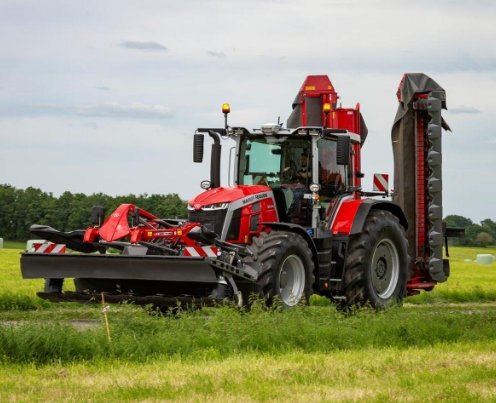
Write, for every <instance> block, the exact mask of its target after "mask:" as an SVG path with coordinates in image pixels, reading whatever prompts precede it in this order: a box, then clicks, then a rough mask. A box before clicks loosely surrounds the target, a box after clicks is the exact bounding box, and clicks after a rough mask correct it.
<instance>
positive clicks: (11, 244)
mask: <svg viewBox="0 0 496 403" xmlns="http://www.w3.org/2000/svg"><path fill="white" fill-rule="evenodd" d="M3 247H4V248H5V249H21V250H22V249H24V248H26V242H22V241H5V240H4V241H3Z"/></svg>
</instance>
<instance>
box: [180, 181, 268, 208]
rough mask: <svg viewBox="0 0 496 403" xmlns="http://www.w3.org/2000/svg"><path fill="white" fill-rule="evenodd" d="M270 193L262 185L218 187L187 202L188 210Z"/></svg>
mask: <svg viewBox="0 0 496 403" xmlns="http://www.w3.org/2000/svg"><path fill="white" fill-rule="evenodd" d="M268 190H269V191H270V190H271V189H270V187H268V186H262V185H239V186H233V187H218V188H215V189H209V190H207V191H205V192H203V193H201V194H199V195H198V196H196V197H195V198H194V199H191V200H189V201H188V205H189V206H190V208H191V207H192V208H193V209H195V210H200V209H202V208H203V207H205V206H211V205H214V204H221V203H230V202H233V201H235V200H239V199H242V198H244V197H246V196H251V195H254V194H257V193H262V192H266V191H268Z"/></svg>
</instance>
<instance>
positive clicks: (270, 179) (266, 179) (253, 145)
mask: <svg viewBox="0 0 496 403" xmlns="http://www.w3.org/2000/svg"><path fill="white" fill-rule="evenodd" d="M311 144H312V143H311V141H310V139H309V138H308V137H306V136H305V137H303V136H302V137H300V138H294V137H293V138H290V137H288V136H282V137H270V136H260V137H250V138H247V137H245V138H244V139H242V140H241V147H240V157H239V173H238V181H239V184H240V185H268V186H270V187H272V188H273V187H278V186H281V185H282V184H290V183H301V184H305V185H308V184H309V183H311V178H312V165H311Z"/></svg>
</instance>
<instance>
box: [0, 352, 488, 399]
mask: <svg viewBox="0 0 496 403" xmlns="http://www.w3.org/2000/svg"><path fill="white" fill-rule="evenodd" d="M495 350H496V344H495V343H494V342H487V343H471V344H468V343H457V344H437V345H434V346H430V347H425V348H415V349H413V348H407V349H398V348H385V349H373V348H372V349H366V350H359V351H355V350H344V351H334V352H331V353H323V352H315V353H306V352H302V351H294V352H291V353H286V354H282V355H277V356H272V355H267V354H243V355H231V356H227V357H224V356H222V355H221V354H219V353H218V352H214V351H212V352H208V351H205V352H203V353H202V354H200V355H197V356H191V357H190V358H188V359H184V358H178V357H176V358H171V359H160V360H157V359H154V360H147V361H146V362H144V363H136V362H133V361H132V360H129V361H121V360H112V361H94V362H91V363H76V364H69V365H63V364H54V365H49V366H42V367H39V366H36V365H11V366H1V365H0V400H2V401H19V400H20V401H31V400H35V401H61V400H64V401H79V400H83V401H88V400H90V401H135V400H140V401H142V400H145V401H157V400H174V401H203V400H206V399H208V400H213V401H261V400H264V401H266V400H269V401H355V400H367V401H384V400H395V401H396V400H401V401H403V400H408V401H419V402H420V401H439V400H447V401H467V400H472V401H474V400H476V401H494V399H495V398H496V382H495V379H496V352H495ZM20 379H22V382H19V380H20Z"/></svg>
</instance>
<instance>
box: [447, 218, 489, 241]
mask: <svg viewBox="0 0 496 403" xmlns="http://www.w3.org/2000/svg"><path fill="white" fill-rule="evenodd" d="M444 221H445V222H446V225H447V226H448V227H459V228H465V236H464V237H462V238H450V243H452V244H453V245H462V246H488V245H494V244H495V243H496V222H494V221H493V220H491V219H490V218H486V219H485V220H482V221H481V222H480V224H476V223H474V222H473V221H472V220H471V219H470V218H466V217H463V216H461V215H455V214H453V215H449V216H447V217H446V218H445V219H444Z"/></svg>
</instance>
